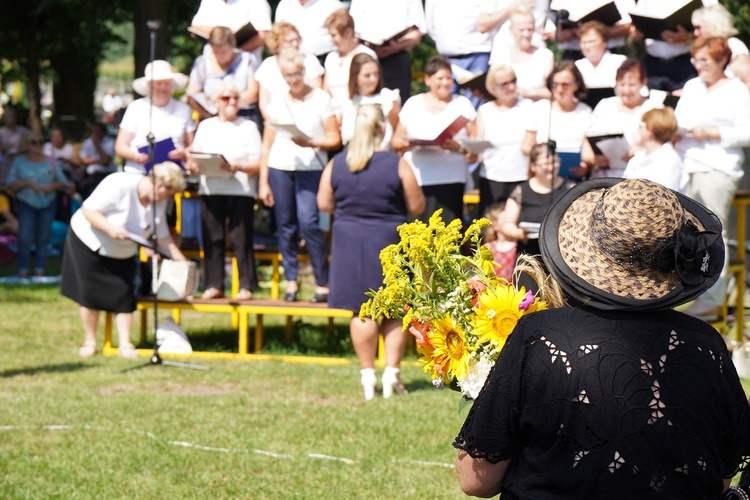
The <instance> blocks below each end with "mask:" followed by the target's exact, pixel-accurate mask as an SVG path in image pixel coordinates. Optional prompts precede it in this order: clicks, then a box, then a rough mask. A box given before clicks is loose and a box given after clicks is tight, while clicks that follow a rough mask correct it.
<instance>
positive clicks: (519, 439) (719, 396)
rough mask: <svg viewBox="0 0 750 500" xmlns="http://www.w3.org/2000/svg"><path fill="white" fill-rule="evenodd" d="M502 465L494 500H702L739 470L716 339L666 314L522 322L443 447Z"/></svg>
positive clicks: (744, 447) (742, 464) (744, 425)
mask: <svg viewBox="0 0 750 500" xmlns="http://www.w3.org/2000/svg"><path fill="white" fill-rule="evenodd" d="M454 446H455V447H456V448H459V449H462V450H465V451H466V452H468V453H469V454H470V455H471V456H472V457H474V458H484V459H486V460H487V461H489V462H491V463H497V462H499V461H501V460H507V459H510V460H511V463H510V466H509V467H508V470H507V472H506V475H505V478H504V481H503V498H534V499H538V498H580V499H582V498H608V499H609V498H639V499H641V498H709V497H717V496H718V495H719V494H720V493H721V491H722V490H723V484H722V478H724V477H731V476H733V475H734V474H735V473H736V472H737V471H738V470H741V469H744V468H747V467H748V461H749V460H750V409H749V408H748V403H747V399H746V396H745V394H744V392H743V390H742V386H741V385H740V382H739V379H738V377H737V372H736V371H735V368H734V365H733V364H732V361H731V358H730V356H729V353H728V352H727V349H726V346H725V344H724V342H723V340H722V338H721V337H720V336H719V335H718V333H717V332H716V331H715V330H714V329H713V328H711V327H710V326H709V325H708V324H706V323H704V322H702V321H700V320H697V319H695V318H691V317H689V316H686V315H684V314H681V313H678V312H675V311H658V312H645V313H633V312H630V313H626V312H603V311H595V310H587V309H577V308H562V309H553V310H549V311H542V312H539V313H534V314H531V315H529V316H526V317H524V318H522V319H521V321H520V322H519V324H518V326H517V327H516V330H515V332H514V333H513V335H511V337H510V339H509V340H508V343H507V344H506V346H505V348H504V349H503V351H502V353H501V355H500V359H499V360H498V362H497V364H496V365H495V366H494V368H493V369H492V372H491V373H490V375H489V377H488V379H487V383H486V384H485V386H484V389H483V390H482V392H481V393H480V395H479V397H478V398H477V400H476V401H475V402H474V405H473V407H472V408H471V411H470V413H469V415H468V416H467V418H466V422H465V423H464V426H463V428H462V429H461V432H460V433H459V435H458V437H457V438H456V441H455V442H454Z"/></svg>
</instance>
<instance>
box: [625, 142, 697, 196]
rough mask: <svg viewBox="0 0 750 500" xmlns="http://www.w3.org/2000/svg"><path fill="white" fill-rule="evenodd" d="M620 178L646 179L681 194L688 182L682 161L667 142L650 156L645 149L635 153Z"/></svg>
mask: <svg viewBox="0 0 750 500" xmlns="http://www.w3.org/2000/svg"><path fill="white" fill-rule="evenodd" d="M622 176H623V177H624V178H625V179H648V180H650V181H653V182H658V183H659V184H661V185H662V186H665V187H668V188H669V189H673V190H675V191H679V192H680V193H683V194H684V193H685V187H686V186H687V181H688V176H687V174H686V173H685V171H684V170H683V168H682V159H681V158H680V155H678V154H677V151H675V150H674V148H673V147H672V144H671V143H669V142H667V143H665V144H664V145H662V146H661V147H660V148H659V149H657V150H656V151H654V152H653V153H652V154H648V152H647V151H646V150H645V149H642V150H640V151H637V152H636V153H635V155H634V156H633V157H632V158H631V159H630V161H629V162H628V166H627V168H625V172H624V173H623V174H622Z"/></svg>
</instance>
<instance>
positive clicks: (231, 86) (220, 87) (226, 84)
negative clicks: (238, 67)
mask: <svg viewBox="0 0 750 500" xmlns="http://www.w3.org/2000/svg"><path fill="white" fill-rule="evenodd" d="M227 92H231V93H233V94H237V95H239V93H240V90H239V89H238V88H237V84H236V83H234V82H233V81H231V80H229V81H224V80H222V81H220V82H219V83H217V84H216V85H214V86H213V88H212V89H211V102H212V103H214V104H218V102H219V100H220V99H221V96H222V94H225V93H227Z"/></svg>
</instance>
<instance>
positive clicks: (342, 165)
mask: <svg viewBox="0 0 750 500" xmlns="http://www.w3.org/2000/svg"><path fill="white" fill-rule="evenodd" d="M384 134H385V117H384V115H383V110H382V109H381V107H380V106H379V105H377V104H364V105H362V106H360V108H359V110H358V112H357V118H356V119H355V125H354V136H353V137H352V140H351V141H350V142H349V146H348V148H347V150H346V151H344V152H341V153H339V154H337V155H336V156H335V157H334V158H333V159H332V160H331V161H330V162H329V163H328V165H327V166H326V168H325V170H323V175H322V177H321V180H320V187H319V189H318V198H317V199H318V208H320V210H323V211H325V212H329V213H332V214H334V219H333V220H334V222H333V228H332V232H333V244H332V249H331V272H330V289H331V291H330V296H329V297H328V303H329V305H330V307H335V308H340V309H349V310H351V311H354V312H355V317H354V318H352V321H351V323H350V326H349V329H350V332H351V337H352V344H353V345H354V350H355V352H356V353H357V357H358V358H359V362H360V365H361V375H362V380H361V382H362V386H363V388H364V393H365V399H372V398H373V396H374V391H375V384H376V382H377V378H376V377H375V353H376V350H377V344H378V331H379V330H381V329H382V333H383V339H384V342H385V351H386V368H385V371H384V373H383V378H382V384H383V397H390V396H391V395H392V394H393V391H394V390H395V391H397V392H405V389H404V388H403V385H401V382H400V380H399V376H398V372H399V365H400V363H401V357H402V355H403V351H404V344H405V341H406V336H405V333H404V332H403V331H402V330H401V322H400V321H399V320H385V321H383V324H382V326H380V325H378V324H377V323H376V322H374V321H373V320H371V319H369V318H368V319H365V321H364V322H362V321H361V320H360V319H359V317H358V316H356V314H357V313H359V308H360V306H361V305H362V304H363V303H364V302H366V300H367V296H366V295H365V292H367V291H369V290H370V289H377V288H378V287H379V286H380V285H381V284H382V281H383V274H382V270H381V266H380V257H379V254H380V251H381V250H382V249H383V248H385V247H386V246H388V245H390V244H392V243H397V242H398V241H399V237H398V232H397V230H396V228H397V227H398V226H399V225H400V224H403V223H404V222H406V217H407V215H416V214H420V213H422V211H423V210H424V196H423V195H422V190H421V189H420V188H419V185H418V184H417V180H416V178H415V177H414V173H413V172H412V170H411V168H409V165H408V164H407V163H406V162H405V161H404V160H403V159H401V157H400V156H398V155H397V154H395V153H390V152H385V151H381V150H379V149H378V145H379V144H380V143H381V141H382V139H383V135H384Z"/></svg>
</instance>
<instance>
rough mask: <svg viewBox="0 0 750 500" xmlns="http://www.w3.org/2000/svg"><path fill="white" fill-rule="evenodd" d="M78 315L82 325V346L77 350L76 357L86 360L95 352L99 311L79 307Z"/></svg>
mask: <svg viewBox="0 0 750 500" xmlns="http://www.w3.org/2000/svg"><path fill="white" fill-rule="evenodd" d="M78 313H79V315H80V316H81V324H82V325H83V346H82V347H81V348H80V349H78V355H79V356H81V357H83V358H88V357H90V356H93V355H94V352H96V330H97V327H98V325H99V311H97V310H96V309H89V308H88V307H83V306H80V307H79V308H78Z"/></svg>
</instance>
